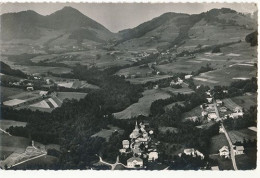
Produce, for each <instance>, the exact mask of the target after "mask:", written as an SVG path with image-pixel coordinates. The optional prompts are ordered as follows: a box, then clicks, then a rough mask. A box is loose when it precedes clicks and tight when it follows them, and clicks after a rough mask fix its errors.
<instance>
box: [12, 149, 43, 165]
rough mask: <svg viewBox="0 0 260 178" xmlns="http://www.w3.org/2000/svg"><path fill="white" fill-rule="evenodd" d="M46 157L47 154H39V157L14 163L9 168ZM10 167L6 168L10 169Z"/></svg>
mask: <svg viewBox="0 0 260 178" xmlns="http://www.w3.org/2000/svg"><path fill="white" fill-rule="evenodd" d="M46 155H47V153H43V154H41V155H39V156H35V157H33V158H30V159H27V160H24V161H21V162H19V163H16V164H14V165H12V166H10V167H14V166H17V165H20V164H23V163H25V162H27V161H31V160H33V159H36V158H40V157H42V156H46ZM10 167H8V168H10Z"/></svg>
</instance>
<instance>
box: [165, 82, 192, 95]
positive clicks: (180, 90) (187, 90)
mask: <svg viewBox="0 0 260 178" xmlns="http://www.w3.org/2000/svg"><path fill="white" fill-rule="evenodd" d="M182 86H183V87H182V88H178V89H176V88H172V87H166V88H162V89H161V90H163V91H165V92H168V93H169V94H178V93H181V94H190V93H193V92H194V91H193V90H192V89H190V88H189V87H188V86H187V85H184V84H183V85H182Z"/></svg>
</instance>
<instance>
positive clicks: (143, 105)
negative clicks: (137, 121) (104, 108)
mask: <svg viewBox="0 0 260 178" xmlns="http://www.w3.org/2000/svg"><path fill="white" fill-rule="evenodd" d="M170 96H171V95H169V94H168V93H166V92H165V91H162V90H156V89H152V90H146V91H144V92H143V97H142V98H140V99H139V101H138V102H137V103H134V104H132V105H131V106H129V107H128V108H126V109H125V110H123V111H121V112H117V113H114V116H115V117H116V118H117V119H130V118H131V117H137V116H139V115H143V116H149V114H150V107H151V104H152V102H153V101H155V100H158V99H166V98H169V97H170Z"/></svg>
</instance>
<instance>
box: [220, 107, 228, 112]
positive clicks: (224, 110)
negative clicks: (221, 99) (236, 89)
mask: <svg viewBox="0 0 260 178" xmlns="http://www.w3.org/2000/svg"><path fill="white" fill-rule="evenodd" d="M219 110H220V112H227V108H226V107H221V108H220V109H219Z"/></svg>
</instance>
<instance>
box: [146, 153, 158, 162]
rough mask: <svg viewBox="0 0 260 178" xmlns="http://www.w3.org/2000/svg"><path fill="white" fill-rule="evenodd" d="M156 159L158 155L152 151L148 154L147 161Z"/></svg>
mask: <svg viewBox="0 0 260 178" xmlns="http://www.w3.org/2000/svg"><path fill="white" fill-rule="evenodd" d="M157 159H158V153H157V152H155V151H153V152H150V153H149V154H148V161H155V160H157Z"/></svg>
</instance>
